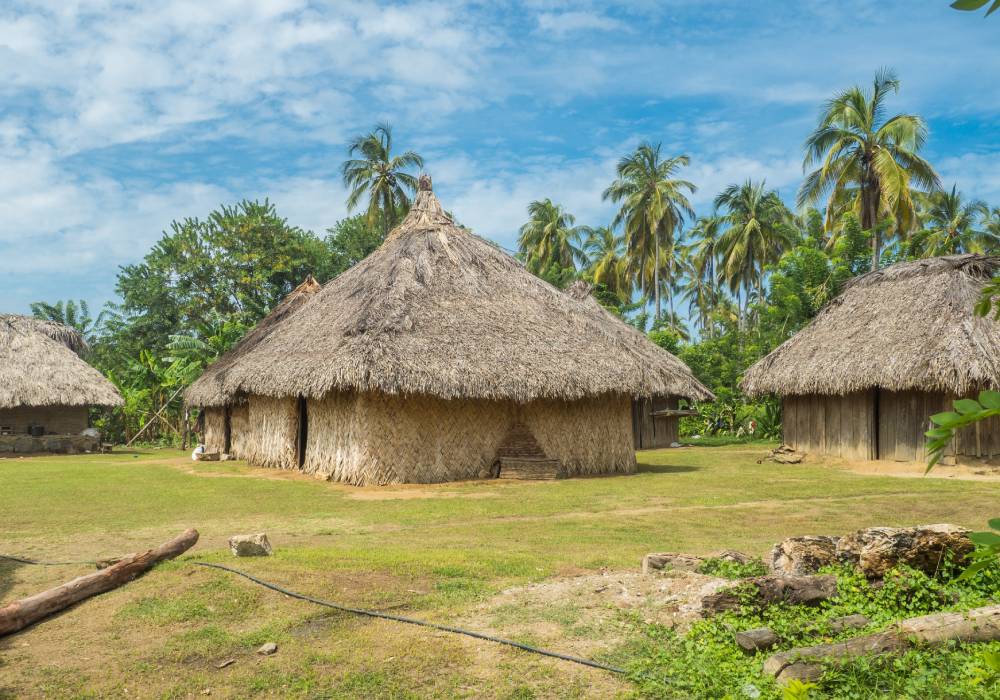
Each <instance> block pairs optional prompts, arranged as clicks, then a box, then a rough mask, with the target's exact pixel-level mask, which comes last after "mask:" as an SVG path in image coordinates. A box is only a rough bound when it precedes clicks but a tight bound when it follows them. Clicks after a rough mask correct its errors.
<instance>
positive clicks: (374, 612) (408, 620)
mask: <svg viewBox="0 0 1000 700" xmlns="http://www.w3.org/2000/svg"><path fill="white" fill-rule="evenodd" d="M0 559H9V560H11V561H16V562H20V563H22V564H34V565H36V566H70V565H77V564H90V565H95V564H97V562H95V561H39V560H37V559H26V558H24V557H15V556H11V555H9V554H0ZM190 563H191V564H194V565H195V566H205V567H208V568H210V569H220V570H221V571H228V572H229V573H231V574H236V575H237V576H242V577H243V578H245V579H249V580H251V581H253V582H254V583H256V584H257V585H259V586H263V587H264V588H270V589H271V590H272V591H277V592H278V593H282V594H284V595H287V596H290V597H292V598H298V599H299V600H304V601H307V602H309V603H315V604H316V605H322V606H324V607H327V608H333V609H334V610H340V611H342V612H348V613H353V614H355V615H367V616H368V617H380V618H382V619H383V620H392V621H394V622H405V623H406V624H408V625H419V626H420V627H430V628H431V629H436V630H441V631H442V632H451V633H452V634H464V635H465V636H467V637H474V638H475V639H484V640H486V641H487V642H495V643H497V644H506V645H507V646H511V647H515V648H517V649H521V650H522V651H530V652H531V653H533V654H541V655H542V656H549V657H551V658H553V659H560V660H562V661H570V662H572V663H574V664H580V665H582V666H590V667H591V668H599V669H601V670H602V671H610V672H611V673H620V674H627V673H628V671H626V670H625V669H623V668H618V667H617V666H609V665H607V664H602V663H600V662H598V661H591V660H590V659H584V658H581V657H579V656H570V655H569V654H560V653H559V652H557V651H549V650H548V649H539V648H538V647H533V646H530V645H528V644H522V643H521V642H515V641H514V640H513V639H504V638H503V637H494V636H491V635H489V634H483V633H482V632H473V631H472V630H464V629H461V628H460V627H448V626H447V625H439V624H436V623H434V622H426V621H424V620H417V619H414V618H412V617H403V616H401V615H390V614H389V613H384V612H379V611H377V610H363V609H362V608H349V607H347V606H346V605H339V604H337V603H331V602H329V601H326V600H320V599H319V598H313V597H312V596H307V595H304V594H302V593H296V592H295V591H290V590H288V589H287V588H282V587H281V586H279V585H277V584H275V583H269V582H267V581H264V580H263V579H259V578H257V577H256V576H253V575H251V574H248V573H246V572H245V571H240V570H239V569H233V568H231V567H228V566H225V565H223V564H210V563H208V562H205V561H193V562H190Z"/></svg>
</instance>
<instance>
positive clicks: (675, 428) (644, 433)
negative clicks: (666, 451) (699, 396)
mask: <svg viewBox="0 0 1000 700" xmlns="http://www.w3.org/2000/svg"><path fill="white" fill-rule="evenodd" d="M677 406H678V400H677V397H675V396H657V397H654V398H652V399H648V398H644V399H635V400H633V401H632V443H633V445H634V446H635V449H637V450H648V449H657V448H661V447H670V444H671V443H673V442H677V441H678V439H679V437H680V419H679V418H677V417H667V416H657V417H653V412H654V411H662V410H664V409H668V408H677Z"/></svg>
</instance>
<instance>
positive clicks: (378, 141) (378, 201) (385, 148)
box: [341, 122, 424, 237]
mask: <svg viewBox="0 0 1000 700" xmlns="http://www.w3.org/2000/svg"><path fill="white" fill-rule="evenodd" d="M347 155H348V159H347V160H346V161H344V164H343V165H342V166H341V174H342V175H343V178H344V186H345V187H347V188H348V189H349V190H350V193H349V194H348V195H347V211H349V212H351V211H354V210H355V209H356V208H357V206H358V204H359V203H360V202H361V199H362V197H364V196H365V195H366V194H367V195H368V210H367V212H366V217H367V219H368V225H369V226H370V227H373V228H374V226H375V225H376V222H378V221H379V220H381V222H382V236H383V237H385V235H386V234H388V233H389V231H390V230H391V229H392V227H393V226H395V225H396V223H397V222H398V221H399V219H400V218H401V217H402V216H403V215H405V214H406V211H407V210H408V209H409V208H410V195H411V194H413V193H414V192H416V190H417V178H416V177H414V176H413V175H412V174H410V173H408V172H406V170H407V169H408V168H422V167H424V159H423V158H421V157H420V156H419V155H418V154H416V153H414V152H413V151H406V152H405V153H403V154H402V155H397V156H394V155H393V154H392V127H391V126H390V125H389V123H388V122H382V123H381V124H377V125H376V126H375V129H374V130H372V131H371V133H368V134H362V135H361V136H358V137H356V138H355V139H354V140H353V141H351V143H350V144H349V145H348V147H347Z"/></svg>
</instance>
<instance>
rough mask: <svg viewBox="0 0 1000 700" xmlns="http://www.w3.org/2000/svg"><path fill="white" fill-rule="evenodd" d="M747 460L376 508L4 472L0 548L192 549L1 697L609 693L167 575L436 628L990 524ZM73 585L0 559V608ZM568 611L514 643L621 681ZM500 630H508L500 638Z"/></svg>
mask: <svg viewBox="0 0 1000 700" xmlns="http://www.w3.org/2000/svg"><path fill="white" fill-rule="evenodd" d="M766 447H767V445H766V444H763V443H756V444H749V445H747V444H744V445H733V446H722V447H689V448H683V449H677V450H663V451H652V452H642V453H640V454H639V462H640V466H639V473H638V474H637V475H635V476H627V477H610V478H594V479H573V480H566V481H559V482H534V483H531V482H525V483H501V482H495V481H493V482H475V483H464V484H443V485H431V486H407V487H387V488H381V489H379V488H351V487H344V486H340V485H336V484H330V483H326V482H319V481H313V480H311V479H308V478H305V477H300V476H298V475H292V474H284V473H282V472H277V471H269V470H260V469H253V468H250V467H247V466H246V465H244V464H242V463H239V462H235V463H199V464H197V465H194V464H193V463H192V462H191V461H190V459H189V458H188V457H187V456H186V455H184V454H181V453H180V452H178V451H170V450H155V451H142V452H138V453H117V454H113V455H92V456H82V457H81V456H68V457H40V458H31V459H3V460H0V552H3V553H9V554H19V555H23V556H28V557H35V558H45V559H66V558H68V559H94V558H98V557H102V556H109V555H115V554H121V553H126V552H130V551H133V550H136V549H141V548H145V547H148V546H151V545H153V544H158V543H160V542H161V541H164V540H166V539H168V538H170V537H172V536H174V535H176V534H178V533H179V532H180V531H181V530H183V529H184V528H186V527H196V528H197V529H198V530H199V531H200V532H201V535H202V537H201V540H200V541H199V543H198V545H197V546H196V547H195V548H194V549H193V550H191V551H190V552H189V553H188V554H187V555H185V556H184V557H182V558H181V559H180V560H178V561H176V562H172V563H168V564H164V565H162V566H160V567H159V568H157V569H156V570H155V571H153V572H151V573H150V574H148V575H147V576H145V577H144V578H142V579H140V580H137V581H135V582H133V583H131V584H128V585H127V586H125V587H123V588H120V589H118V590H115V591H113V592H110V593H107V594H105V595H103V596H100V597H98V598H95V599H91V600H89V601H86V602H84V603H83V604H81V605H78V606H77V607H75V608H73V609H72V610H69V611H67V612H66V613H64V614H62V615H59V616H57V617H55V618H53V619H50V620H48V621H46V622H43V623H41V624H39V625H36V626H35V627H34V628H32V629H29V630H27V631H25V632H23V633H21V634H18V635H13V636H10V637H7V638H5V639H2V640H0V698H6V697H11V698H13V697H18V698H19V697H129V698H134V697H165V698H175V697H176V698H182V697H203V696H211V697H345V698H353V697H500V698H534V697H539V698H542V697H596V696H601V697H614V696H629V695H630V694H631V693H633V692H634V688H633V687H632V686H631V685H630V684H629V683H628V682H627V681H625V680H622V679H619V678H616V677H612V676H610V674H607V673H605V672H602V671H597V670H590V669H586V668H584V667H579V666H575V665H572V664H567V663H563V662H560V661H555V660H552V659H545V658H542V657H538V656H535V655H529V654H526V653H523V652H519V651H516V650H513V649H509V648H506V647H500V646H497V645H494V644H490V643H487V642H481V641H476V640H473V639H468V638H464V637H457V636H453V635H447V634H444V633H438V632H433V631H431V630H426V629H423V628H416V627H412V626H407V625H400V624H397V623H391V622H385V621H377V620H372V619H368V618H356V617H350V616H346V615H342V614H339V613H334V612H333V611H330V610H325V609H322V608H318V607H315V606H312V605H309V604H308V603H303V602H300V601H295V600H293V599H289V598H286V597H285V596H282V595H279V594H277V593H273V592H271V591H268V590H265V589H262V588H260V587H257V586H254V585H253V584H252V583H250V582H248V581H245V580H243V579H239V578H236V577H233V576H231V575H228V574H225V573H223V572H218V571H213V570H208V569H204V568H201V567H193V566H190V565H189V564H186V563H185V562H186V561H190V560H194V559H199V560H205V561H214V562H225V563H229V564H232V565H235V566H237V568H241V569H244V570H246V571H249V572H252V573H254V574H256V575H259V576H260V577H262V578H265V579H268V580H271V581H274V582H275V583H278V584H281V585H285V586H287V587H290V588H293V589H296V590H299V591H301V592H304V593H308V594H311V595H314V596H316V597H321V598H327V599H332V600H335V601H338V602H342V603H345V604H348V605H353V606H359V607H371V608H378V609H382V610H391V611H393V612H397V613H400V614H404V615H411V616H414V617H420V618H424V619H429V620H434V621H437V622H442V623H452V622H455V623H459V622H463V621H467V620H472V619H476V618H475V615H474V614H473V611H474V610H476V609H477V606H480V605H481V604H483V602H484V601H487V600H489V599H491V598H492V597H493V596H495V595H497V594H498V593H499V592H500V591H502V590H504V589H505V588H508V587H510V586H514V585H523V584H526V583H530V582H537V581H543V580H546V579H551V578H553V577H558V576H572V575H576V574H581V573H586V572H593V571H597V570H600V569H602V568H607V569H632V570H634V569H636V568H637V566H638V564H639V560H640V558H641V556H642V555H643V554H644V553H646V552H648V551H654V550H660V551H668V550H678V551H686V552H691V553H696V554H697V553H708V552H710V551H712V550H718V549H739V550H742V551H746V552H749V553H753V554H763V553H765V552H766V551H767V549H768V548H769V547H770V546H771V545H772V544H773V543H774V542H775V541H777V540H779V539H781V538H783V537H786V536H790V535H796V534H808V533H842V532H846V531H849V530H851V529H855V528H859V527H864V526H871V525H904V524H918V523H929V522H953V523H957V524H960V525H966V526H971V527H982V526H983V525H984V521H985V519H986V518H987V517H989V516H995V515H997V514H998V511H997V504H998V503H1000V482H995V481H959V480H950V479H942V478H926V479H903V478H894V477H887V476H864V475H860V474H856V473H853V472H849V471H846V470H843V469H839V468H837V467H835V466H829V465H823V464H802V465H776V464H770V463H764V464H757V463H756V460H757V459H758V458H759V457H760V456H762V455H763V454H764V452H765V450H766ZM940 473H944V470H943V469H942V470H941V472H940ZM255 531H266V532H267V533H268V534H269V536H270V538H271V541H272V543H273V545H274V547H275V550H276V552H275V556H273V557H270V558H266V559H240V560H234V559H233V558H232V557H231V556H230V555H229V553H228V550H227V549H226V540H227V538H228V537H229V536H230V535H232V534H236V533H243V532H255ZM88 570H89V569H88V568H87V567H85V566H61V567H38V566H23V565H15V564H12V563H11V562H3V561H0V604H5V603H7V602H10V601H11V600H14V599H16V598H19V597H21V596H23V595H27V594H29V593H33V592H37V591H39V590H41V589H43V588H47V587H49V586H51V585H54V584H56V583H59V582H61V581H63V580H65V579H68V578H69V577H71V576H75V575H78V574H81V573H85V572H87V571H88ZM578 612H579V611H575V610H573V609H572V605H570V604H567V605H565V606H559V605H554V606H553V608H552V610H551V611H550V613H549V614H547V615H546V616H545V617H546V618H547V619H546V620H541V621H538V622H539V624H541V623H543V622H544V623H545V625H547V627H546V628H544V629H542V628H541V627H538V628H537V629H538V630H540V631H539V632H538V635H540V636H534V637H533V636H532V634H534V633H528V632H523V634H522V637H523V639H524V640H525V641H539V640H544V641H545V644H546V646H550V647H552V646H555V647H556V649H557V650H560V649H561V650H565V651H569V652H571V653H577V652H578V651H580V650H583V651H581V652H580V653H583V652H585V651H587V650H588V649H591V651H592V652H593V653H594V654H595V655H596V656H598V657H599V658H600V659H602V660H605V661H609V662H613V663H616V664H627V663H628V660H629V659H628V644H620V645H615V646H611V647H604V648H592V647H589V646H588V643H593V642H599V641H600V639H599V637H601V635H602V634H603V632H602V630H601V629H597V628H593V629H591V628H588V627H587V626H586V625H582V624H580V617H579V615H578ZM517 613H518V611H517V610H508V611H507V615H508V617H510V618H511V620H512V621H513V622H517V621H518V620H517V619H516V618H518V614H517ZM521 617H524V615H521ZM513 622H512V623H511V624H513ZM520 622H524V620H520ZM506 623H507V621H506V620H501V619H495V620H492V622H491V623H490V624H491V626H492V627H493V630H492V631H495V632H496V631H500V632H504V633H512V632H510V629H521V630H524V629H527V628H524V627H521V628H515V627H507V626H506ZM531 629H535V628H531ZM513 634H516V632H515V633H513ZM265 641H275V642H277V643H278V645H279V651H278V653H277V654H276V655H274V656H270V657H260V656H257V655H255V654H254V649H255V648H256V647H257V646H259V645H260V644H262V643H263V642H265ZM594 649H596V650H594ZM230 658H232V659H235V660H236V661H235V663H233V664H231V665H229V666H226V667H225V668H222V669H219V668H216V666H217V664H218V663H219V662H221V661H222V660H226V659H230Z"/></svg>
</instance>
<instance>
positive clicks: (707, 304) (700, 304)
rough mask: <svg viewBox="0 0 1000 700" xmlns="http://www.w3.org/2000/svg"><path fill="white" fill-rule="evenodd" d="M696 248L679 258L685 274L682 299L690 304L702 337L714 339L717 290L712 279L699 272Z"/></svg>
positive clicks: (702, 271)
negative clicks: (713, 315)
mask: <svg viewBox="0 0 1000 700" xmlns="http://www.w3.org/2000/svg"><path fill="white" fill-rule="evenodd" d="M694 250H695V248H694V246H688V247H686V248H685V249H684V254H683V255H681V256H679V264H680V266H681V269H682V270H683V272H684V280H685V281H684V285H683V287H681V289H680V294H681V299H682V300H684V301H687V303H688V313H689V314H691V315H692V316H695V317H697V319H698V331H699V333H700V334H701V336H702V337H704V336H705V335H708V336H709V337H712V335H713V329H712V316H711V314H712V309H713V308H714V307H715V302H716V299H715V296H716V289H715V285H714V283H713V281H712V279H711V278H710V277H709V276H708V275H706V274H704V268H702V269H701V270H699V266H698V262H697V260H696V257H695V255H694V253H693V251H694Z"/></svg>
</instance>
